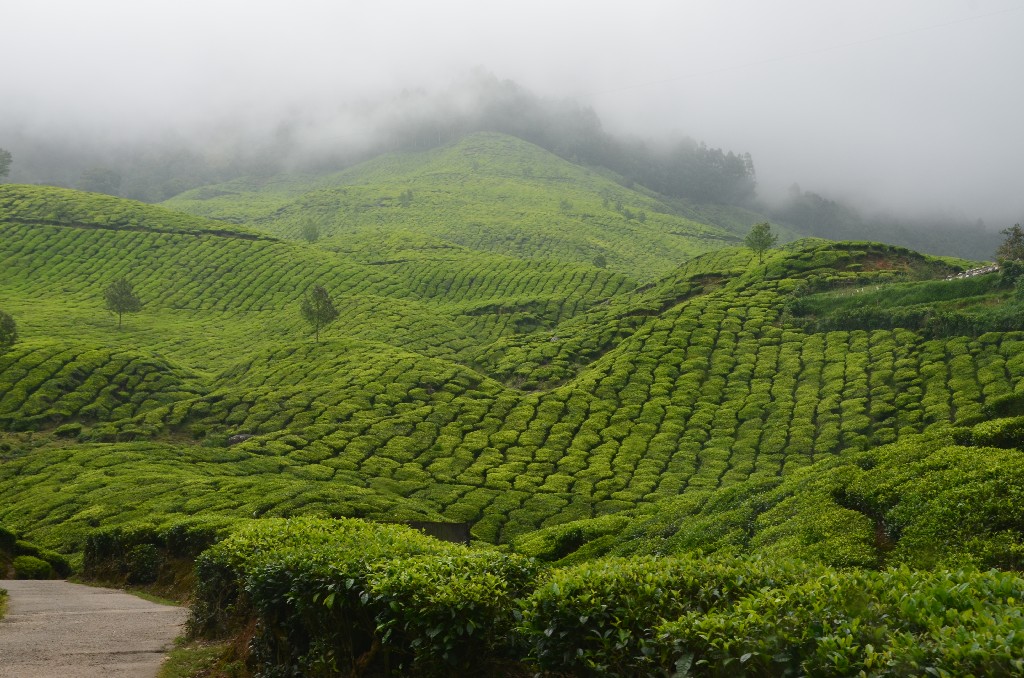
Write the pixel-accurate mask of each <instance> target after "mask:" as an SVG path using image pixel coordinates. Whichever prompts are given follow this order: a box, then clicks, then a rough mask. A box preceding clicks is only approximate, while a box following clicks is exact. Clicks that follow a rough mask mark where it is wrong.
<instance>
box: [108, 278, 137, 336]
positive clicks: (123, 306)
mask: <svg viewBox="0 0 1024 678" xmlns="http://www.w3.org/2000/svg"><path fill="white" fill-rule="evenodd" d="M103 298H104V299H106V301H107V309H109V310H110V311H112V312H113V313H116V314H117V326H118V327H120V326H121V316H122V314H124V313H138V312H139V311H141V310H142V302H141V301H139V297H138V296H136V294H135V290H134V289H132V284H131V283H130V282H128V280H127V279H126V278H119V279H118V280H115V281H114V282H112V283H110V284H109V285H107V289H105V290H103Z"/></svg>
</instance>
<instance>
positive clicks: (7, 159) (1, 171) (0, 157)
mask: <svg viewBox="0 0 1024 678" xmlns="http://www.w3.org/2000/svg"><path fill="white" fill-rule="evenodd" d="M11 160H12V159H11V152H10V151H8V150H6V149H3V148H0V178H3V177H6V176H7V175H8V174H9V173H10V171H11Z"/></svg>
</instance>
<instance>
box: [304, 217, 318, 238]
mask: <svg viewBox="0 0 1024 678" xmlns="http://www.w3.org/2000/svg"><path fill="white" fill-rule="evenodd" d="M302 238H303V239H304V240H305V241H306V242H316V241H317V240H319V239H320V224H319V223H318V222H317V221H316V220H314V219H306V220H305V221H303V222H302Z"/></svg>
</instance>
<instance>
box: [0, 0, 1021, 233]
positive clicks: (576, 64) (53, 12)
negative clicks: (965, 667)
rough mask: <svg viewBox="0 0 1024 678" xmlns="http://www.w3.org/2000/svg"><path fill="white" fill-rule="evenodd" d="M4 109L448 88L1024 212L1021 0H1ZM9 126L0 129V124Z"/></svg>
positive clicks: (52, 110)
mask: <svg viewBox="0 0 1024 678" xmlns="http://www.w3.org/2000/svg"><path fill="white" fill-rule="evenodd" d="M0 10H2V12H0V16H2V17H3V24H4V39H3V47H2V51H0V54H2V57H0V58H2V59H3V61H4V66H3V70H2V71H0V72H2V75H0V116H3V119H4V121H19V122H25V121H27V122H28V123H29V124H30V125H31V128H32V129H33V130H35V131H36V132H37V133H44V134H45V133H49V132H51V131H52V130H55V129H82V130H88V131H90V132H91V131H96V130H107V131H110V132H112V133H118V134H126V133H130V132H138V131H140V130H143V131H146V130H150V129H159V128H163V127H166V126H173V127H177V128H189V127H191V126H193V125H195V124H197V123H198V122H203V121H221V120H223V119H224V118H226V117H228V116H232V115H236V114H242V115H244V116H246V117H247V118H249V119H252V120H268V119H271V118H273V117H274V116H275V115H279V114H280V113H281V112H282V111H285V110H289V109H294V108H295V107H320V106H325V105H330V104H334V103H337V102H343V101H350V100H358V99H365V98H373V97H377V96H387V95H389V94H392V93H394V92H397V91H400V90H401V89H403V88H409V87H424V88H427V89H430V88H437V89H443V88H444V87H446V86H447V85H449V84H450V83H451V82H453V81H455V80H457V79H458V78H460V77H463V76H464V75H465V74H466V73H467V72H470V71H472V70H474V69H482V70H484V71H487V72H490V73H493V74H494V75H496V76H498V77H500V78H508V79H512V80H515V81H516V82H518V83H520V84H521V85H523V86H524V87H526V88H527V89H530V90H533V91H535V92H537V93H538V94H541V95H543V96H548V97H557V98H562V97H571V98H576V99H578V100H580V101H581V102H583V103H586V104H590V105H592V106H593V107H594V108H595V110H596V111H597V112H598V114H599V115H600V117H601V118H602V120H603V121H604V123H605V127H606V128H608V129H611V130H613V131H624V132H630V133H633V134H639V135H642V136H662V135H665V134H668V133H679V134H686V135H688V136H691V137H694V138H696V139H698V140H704V141H706V142H707V143H708V144H709V145H711V146H717V147H723V148H726V149H731V150H736V151H749V152H750V153H751V154H752V155H753V157H754V161H755V164H756V166H757V170H758V174H759V179H760V181H761V184H762V186H763V187H764V189H765V190H766V191H771V190H779V189H782V188H785V187H787V186H789V185H790V184H791V183H793V182H799V184H800V185H801V186H802V187H803V188H804V189H805V190H817V191H822V192H826V193H829V194H833V195H848V196H851V197H855V198H859V199H864V200H869V201H874V202H876V203H877V204H879V205H881V206H896V207H899V206H906V207H914V208H918V209H921V208H936V209H953V210H960V211H961V212H963V213H964V214H965V215H966V216H969V217H971V218H974V217H979V216H980V217H982V218H984V219H985V220H986V221H989V222H992V225H993V226H1003V225H1009V223H1012V222H1013V221H1020V220H1022V219H1024V169H1022V162H1021V156H1022V155H1024V106H1022V104H1024V73H1022V70H1024V1H1022V0H831V1H827V2H826V1H823V0H770V1H768V0H675V1H668V0H665V1H655V0H632V1H630V2H614V3H613V2H601V1H599V0H589V1H562V2H560V1H559V0H545V1H534V0H516V2H488V1H485V0H475V1H470V0H462V1H456V0H430V1H429V2H427V1H419V0H289V1H288V2H266V1H259V0H244V1H243V0H174V1H173V2H170V1H165V0H120V1H117V0H89V1H88V2H83V1H81V0H59V1H58V0H53V1H49V0H31V1H29V0H0ZM2 145H3V139H0V146H2Z"/></svg>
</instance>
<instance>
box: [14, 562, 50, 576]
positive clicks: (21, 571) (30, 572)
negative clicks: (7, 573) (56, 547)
mask: <svg viewBox="0 0 1024 678" xmlns="http://www.w3.org/2000/svg"><path fill="white" fill-rule="evenodd" d="M12 565H13V567H14V578H15V579H52V578H53V576H54V574H55V573H54V571H53V568H52V567H50V563H48V562H46V561H45V560H43V559H41V558H36V557H35V556H15V558H14V561H13V563H12Z"/></svg>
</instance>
